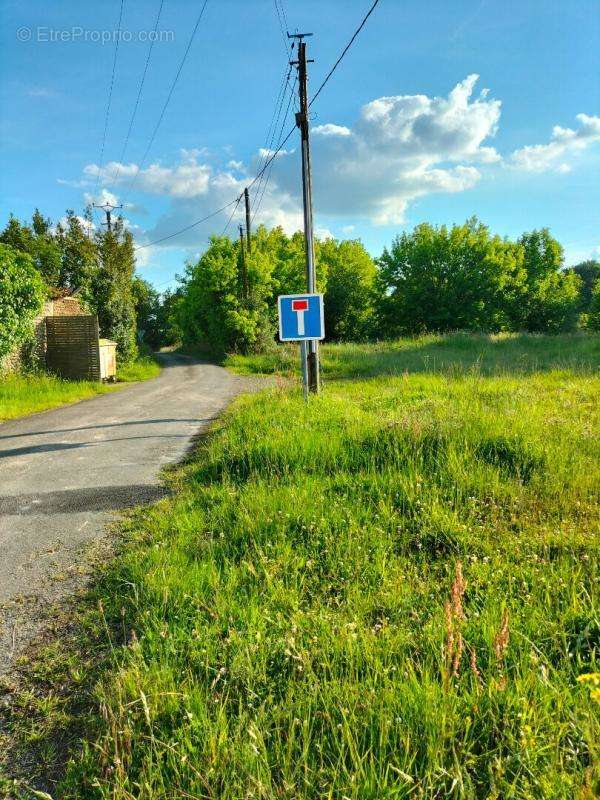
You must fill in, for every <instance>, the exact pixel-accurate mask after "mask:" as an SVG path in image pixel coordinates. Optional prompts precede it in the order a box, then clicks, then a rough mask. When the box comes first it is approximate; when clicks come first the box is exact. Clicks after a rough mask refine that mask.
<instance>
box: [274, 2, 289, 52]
mask: <svg viewBox="0 0 600 800" xmlns="http://www.w3.org/2000/svg"><path fill="white" fill-rule="evenodd" d="M273 2H274V3H275V10H276V11H277V19H278V20H279V28H280V30H281V36H282V38H283V46H284V47H285V52H286V54H287V56H288V58H289V57H290V55H291V50H290V45H289V42H288V36H287V20H286V19H285V10H284V8H283V3H282V4H281V11H279V3H278V2H277V0H273ZM282 14H283V16H282ZM284 20H285V22H284Z"/></svg>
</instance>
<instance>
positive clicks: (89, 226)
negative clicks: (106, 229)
mask: <svg viewBox="0 0 600 800" xmlns="http://www.w3.org/2000/svg"><path fill="white" fill-rule="evenodd" d="M75 216H76V218H77V219H78V220H79V224H80V225H81V227H82V228H83V230H84V231H87V232H88V233H91V232H92V231H94V230H95V229H96V226H95V225H94V223H93V222H91V221H90V220H87V219H86V218H85V217H82V216H80V215H79V214H76V215H75ZM58 225H60V226H61V227H62V228H64V229H66V228H68V227H69V219H68V217H66V216H65V217H61V218H60V219H59V220H58V223H57V225H56V227H58ZM56 227H55V228H53V230H56Z"/></svg>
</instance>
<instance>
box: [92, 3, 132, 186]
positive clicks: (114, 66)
mask: <svg viewBox="0 0 600 800" xmlns="http://www.w3.org/2000/svg"><path fill="white" fill-rule="evenodd" d="M124 5H125V0H121V6H120V9H119V22H118V23H117V41H116V42H115V52H114V55H113V63H112V73H111V76H110V84H109V87H108V100H107V102H106V113H105V115H104V131H103V133H102V144H101V146H100V163H99V164H98V174H97V175H96V188H95V189H94V194H97V193H98V186H99V185H100V176H101V174H102V168H103V166H104V148H105V147H106V134H107V132H108V120H109V118H110V106H111V103H112V96H113V88H114V85H115V74H116V72H117V56H118V55H119V42H120V41H121V22H122V20H123V6H124Z"/></svg>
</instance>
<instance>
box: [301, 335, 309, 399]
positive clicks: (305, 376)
mask: <svg viewBox="0 0 600 800" xmlns="http://www.w3.org/2000/svg"><path fill="white" fill-rule="evenodd" d="M300 367H301V368H302V394H303V395H304V399H305V400H306V402H308V348H307V346H306V342H305V341H304V339H303V340H302V341H301V342H300Z"/></svg>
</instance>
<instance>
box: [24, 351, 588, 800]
mask: <svg viewBox="0 0 600 800" xmlns="http://www.w3.org/2000/svg"><path fill="white" fill-rule="evenodd" d="M289 352H290V356H289V359H288V357H287V356H286V357H285V358H283V359H277V361H276V360H275V358H274V357H269V358H247V359H242V358H239V357H236V358H234V359H231V360H230V362H229V363H230V364H231V365H233V366H234V367H235V368H236V369H238V370H242V371H246V372H251V371H267V372H269V371H271V372H272V371H274V370H277V369H281V370H283V372H285V373H289V369H290V364H291V363H292V362H291V360H290V359H292V358H293V359H294V360H295V359H296V354H295V353H293V351H289ZM323 364H324V375H325V391H324V393H323V395H322V396H320V397H318V398H312V399H311V400H310V402H309V404H308V405H306V404H304V402H303V401H302V398H301V395H300V392H299V390H298V389H297V388H296V387H293V388H292V387H290V386H289V384H288V383H286V382H282V385H281V387H280V388H278V389H272V390H269V391H266V392H264V393H262V394H259V395H255V396H252V397H247V398H242V399H241V400H239V401H238V402H237V403H236V404H235V406H234V407H233V409H232V410H230V412H228V413H227V414H226V415H225V416H224V418H223V420H222V422H221V423H220V424H219V425H218V427H217V428H216V429H215V430H214V432H213V433H212V435H210V436H209V437H208V438H206V439H205V440H203V441H202V442H201V444H200V446H199V448H198V450H197V451H196V453H195V455H194V456H193V457H192V458H191V460H190V462H189V463H188V464H187V465H186V466H185V467H184V468H183V469H182V470H181V472H180V473H179V474H178V475H177V476H176V477H175V478H174V481H175V486H176V488H177V490H178V491H177V493H176V495H175V496H174V497H173V498H171V499H169V500H165V501H162V502H161V503H159V504H158V505H157V506H155V507H153V508H152V509H150V510H147V511H144V512H140V513H139V514H138V515H137V516H136V517H134V518H133V520H132V521H131V522H130V523H129V525H128V531H127V539H126V546H125V547H124V548H123V550H122V553H121V555H120V556H119V557H118V559H117V561H116V562H115V563H114V564H113V565H111V566H110V567H109V568H108V569H107V570H106V572H105V573H104V575H103V576H102V579H101V581H100V584H99V585H98V587H97V588H96V596H97V597H98V599H99V600H100V611H99V612H97V617H96V623H97V625H99V626H101V627H102V626H104V625H105V624H106V629H105V630H106V632H108V631H109V630H110V631H112V634H111V640H110V642H111V645H110V648H109V652H108V658H107V667H106V669H105V670H104V673H103V674H102V675H101V676H100V678H99V680H98V682H97V684H96V686H95V690H94V702H95V703H96V704H97V705H96V706H94V708H98V709H100V712H95V711H93V710H92V712H91V714H90V716H89V717H88V718H87V719H86V729H87V735H88V737H89V738H88V741H87V743H86V744H85V746H84V748H83V753H82V754H81V753H77V754H76V755H75V756H74V760H73V762H72V763H71V766H70V768H69V771H68V775H67V777H66V779H65V781H64V783H63V785H62V787H61V788H60V790H58V791H57V793H56V797H60V798H62V799H63V800H69V799H71V800H74V799H75V798H77V799H78V800H84V799H85V800H100V799H102V800H109V798H110V800H133V798H136V800H158V799H159V798H160V800H163V798H164V800H166V799H167V798H168V799H169V800H181V798H207V799H208V798H210V799H211V800H217V798H218V799H219V800H220V799H223V800H242V799H244V800H245V799H246V798H248V799H249V798H260V799H264V800H275V799H276V798H286V799H287V800H299V799H302V800H317V798H318V800H326V799H327V800H344V799H347V798H352V800H385V799H387V798H389V799H390V800H391V799H392V798H393V799H394V800H396V798H398V799H399V798H431V799H432V800H433V798H440V799H441V798H497V800H501V799H502V800H504V799H505V798H514V799H515V800H525V799H526V798H527V800H533V798H536V799H537V798H552V799H554V798H564V800H572V798H580V800H588V798H589V799H590V800H591V798H592V797H594V796H595V793H596V792H597V791H598V789H599V788H600V775H599V774H598V771H597V766H596V767H594V763H596V765H597V763H598V762H597V758H598V743H599V742H600V719H599V714H598V711H599V710H600V705H599V704H598V701H599V699H600V698H598V694H599V692H598V684H597V683H594V679H593V678H586V677H582V676H589V675H593V674H594V673H598V672H600V665H599V664H598V659H599V657H600V651H599V649H600V619H599V610H598V575H599V572H598V544H599V542H600V529H599V506H598V500H599V496H598V490H599V486H600V447H599V441H598V432H599V429H600V424H599V423H600V406H599V404H598V397H599V394H600V377H599V375H598V371H597V370H598V366H599V365H600V338H598V337H596V338H591V337H557V338H549V337H511V338H508V339H507V338H504V339H503V338H500V339H489V338H484V337H468V336H450V337H445V338H440V337H428V338H424V339H419V340H410V341H409V340H405V341H401V342H397V343H394V344H382V345H374V346H367V345H365V346H350V345H343V346H329V347H325V348H324V352H323ZM105 638H106V637H105ZM84 672H85V670H82V669H78V668H77V667H76V666H73V664H70V666H69V675H70V676H71V677H70V679H69V680H70V685H71V688H70V689H69V692H68V693H67V695H68V699H67V700H65V701H64V703H63V705H60V703H59V702H58V700H57V695H56V693H55V694H54V695H53V698H54V701H53V702H54V706H53V707H54V709H55V710H56V707H57V705H58V707H59V710H60V714H61V715H62V716H61V717H60V718H61V724H62V725H63V726H64V725H65V724H66V722H67V720H68V715H69V713H70V712H69V708H70V705H69V703H72V701H73V697H77V696H79V699H80V700H81V698H82V697H84V696H86V695H87V693H88V691H89V687H88V686H87V684H86V681H85V678H84V675H83V673H84ZM73 674H75V675H76V677H75V679H74V678H73V677H72V676H73ZM598 680H600V679H598ZM37 708H38V710H37V714H38V720H39V721H40V723H39V724H40V725H41V726H42V729H43V726H44V720H45V719H46V718H47V716H42V715H41V713H40V710H39V708H40V707H39V704H38V706H37ZM42 708H44V706H42ZM45 708H46V711H47V708H48V707H47V706H46V707H45ZM31 724H32V725H33V724H34V723H31ZM33 729H34V728H32V730H33ZM36 730H37V735H38V737H40V736H41V734H40V732H39V731H40V728H37V729H36Z"/></svg>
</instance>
